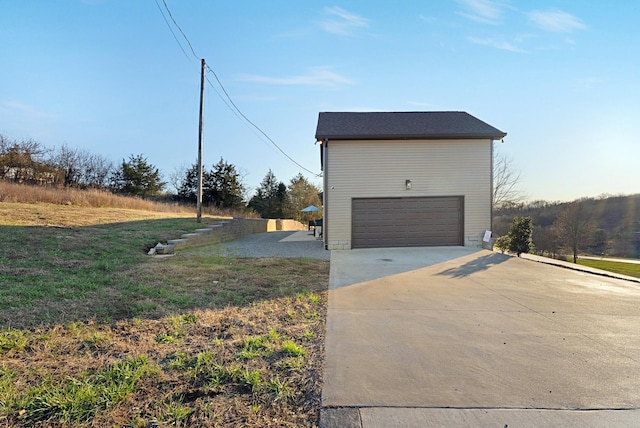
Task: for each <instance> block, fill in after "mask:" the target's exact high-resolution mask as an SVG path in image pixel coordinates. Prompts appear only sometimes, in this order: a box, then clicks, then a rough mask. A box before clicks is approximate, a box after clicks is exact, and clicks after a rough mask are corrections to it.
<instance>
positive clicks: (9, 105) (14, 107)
mask: <svg viewBox="0 0 640 428" xmlns="http://www.w3.org/2000/svg"><path fill="white" fill-rule="evenodd" d="M0 105H1V106H2V107H4V108H3V110H5V111H7V112H11V113H20V114H26V115H27V116H30V117H32V118H34V119H55V118H57V115H55V114H52V113H47V112H44V111H41V110H38V109H37V108H35V107H33V106H30V105H27V104H22V103H19V102H16V101H3V102H2V103H1V104H0Z"/></svg>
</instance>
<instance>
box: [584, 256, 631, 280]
mask: <svg viewBox="0 0 640 428" xmlns="http://www.w3.org/2000/svg"><path fill="white" fill-rule="evenodd" d="M578 264H580V265H583V266H589V267H592V268H596V269H602V270H608V271H609V272H615V273H619V274H622V275H627V276H634V277H636V278H640V264H633V263H621V262H612V261H608V260H584V259H580V258H578Z"/></svg>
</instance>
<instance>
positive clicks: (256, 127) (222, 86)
mask: <svg viewBox="0 0 640 428" xmlns="http://www.w3.org/2000/svg"><path fill="white" fill-rule="evenodd" d="M207 70H209V71H210V72H211V73H213V76H214V77H215V78H216V81H217V82H218V84H219V85H220V88H221V89H222V92H224V94H225V95H226V97H227V99H228V100H229V102H230V103H231V105H232V106H233V107H234V109H235V110H236V111H237V112H238V113H239V114H240V116H242V117H243V118H244V120H246V121H247V122H248V123H249V124H251V126H253V127H254V128H255V129H257V130H258V132H260V133H261V134H262V135H264V136H265V137H266V138H267V140H269V141H270V142H271V144H273V145H274V146H275V147H276V149H278V150H279V151H280V153H282V154H283V155H284V156H286V157H287V159H289V160H290V161H291V162H293V163H294V164H295V165H296V166H298V167H300V168H302V169H303V170H305V171H307V172H308V173H310V174H313V175H315V176H316V177H320V175H319V174H317V173H315V172H313V171H311V170H309V169H307V168H305V167H304V166H302V165H300V164H299V163H298V162H296V161H295V160H294V159H293V158H292V157H291V156H289V155H288V154H287V153H285V151H284V150H282V149H281V148H280V146H279V145H278V144H276V142H275V141H273V139H271V137H269V135H267V133H266V132H264V131H263V130H262V129H261V128H260V127H259V126H258V125H256V124H255V123H253V121H251V120H250V119H249V118H248V117H247V116H246V115H245V114H244V113H242V111H241V110H240V109H239V108H238V106H237V105H236V103H234V102H233V100H232V99H231V97H230V96H229V93H228V92H227V90H226V89H225V87H224V85H223V84H222V82H221V81H220V79H219V78H218V75H217V74H216V72H215V71H213V69H212V68H211V67H209V65H207ZM209 84H211V82H209Z"/></svg>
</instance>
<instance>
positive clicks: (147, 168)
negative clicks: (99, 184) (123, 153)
mask: <svg viewBox="0 0 640 428" xmlns="http://www.w3.org/2000/svg"><path fill="white" fill-rule="evenodd" d="M165 184H166V183H165V182H163V181H162V180H161V179H160V171H159V170H158V168H156V167H155V166H154V165H152V164H150V163H149V162H148V161H147V158H145V157H144V156H143V155H137V156H134V155H131V156H129V161H128V162H127V161H125V160H124V159H123V160H122V164H121V165H120V168H119V169H117V170H116V171H114V172H113V174H112V177H111V189H112V190H113V191H114V192H116V193H123V194H125V195H133V196H142V197H146V196H156V195H158V194H159V193H160V192H161V191H162V190H163V189H164V186H165Z"/></svg>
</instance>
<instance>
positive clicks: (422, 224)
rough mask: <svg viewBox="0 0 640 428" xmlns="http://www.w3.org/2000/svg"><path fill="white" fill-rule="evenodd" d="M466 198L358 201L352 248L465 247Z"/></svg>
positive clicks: (354, 206)
mask: <svg viewBox="0 0 640 428" xmlns="http://www.w3.org/2000/svg"><path fill="white" fill-rule="evenodd" d="M463 213H464V198H463V197H462V196H451V197H421V198H375V199H374V198H358V199H353V201H352V209H351V234H352V236H351V247H352V248H381V247H428V246H441V245H442V246H444V245H464V241H463V235H464V232H463V224H464V217H463V216H464V214H463Z"/></svg>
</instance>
